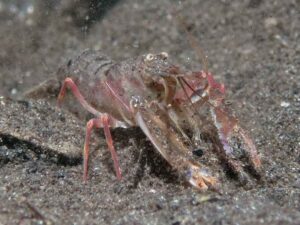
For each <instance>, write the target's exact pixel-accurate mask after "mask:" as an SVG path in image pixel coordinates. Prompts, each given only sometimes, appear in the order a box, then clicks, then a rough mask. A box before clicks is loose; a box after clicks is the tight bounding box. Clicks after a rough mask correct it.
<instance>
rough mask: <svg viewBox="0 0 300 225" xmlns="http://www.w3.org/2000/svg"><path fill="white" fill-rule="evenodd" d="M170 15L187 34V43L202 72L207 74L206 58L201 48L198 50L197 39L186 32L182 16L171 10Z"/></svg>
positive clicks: (186, 26)
mask: <svg viewBox="0 0 300 225" xmlns="http://www.w3.org/2000/svg"><path fill="white" fill-rule="evenodd" d="M172 14H173V15H174V16H175V18H176V19H177V21H178V23H179V25H180V27H181V28H182V29H183V30H184V31H185V33H186V34H187V38H188V42H189V44H190V45H191V47H192V48H193V49H194V50H195V52H196V55H197V58H198V60H200V61H201V62H202V64H203V67H204V72H208V61H207V56H206V55H205V54H204V51H203V50H202V48H200V43H199V41H198V40H197V38H196V37H195V36H194V35H193V34H192V33H191V32H190V31H189V30H188V25H187V23H186V22H185V20H184V19H183V17H182V16H180V14H179V13H178V12H177V11H176V10H175V8H173V10H172Z"/></svg>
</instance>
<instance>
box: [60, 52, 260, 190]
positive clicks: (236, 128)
mask: <svg viewBox="0 0 300 225" xmlns="http://www.w3.org/2000/svg"><path fill="white" fill-rule="evenodd" d="M58 78H59V79H60V80H63V84H62V86H61V90H60V93H59V95H58V105H61V103H62V101H63V98H64V96H65V93H66V90H67V88H69V89H70V90H71V91H72V93H73V94H74V96H75V97H76V99H77V100H78V101H79V102H80V104H81V105H82V106H83V108H84V109H86V110H87V111H89V112H90V113H92V114H93V115H94V116H95V118H93V119H91V120H89V121H88V122H87V126H86V136H85V143H84V151H83V152H84V153H83V158H84V163H83V164H84V166H83V167H84V172H83V179H84V181H86V180H87V177H88V159H89V143H90V136H91V132H92V129H93V128H103V129H104V134H105V138H106V142H107V145H108V149H109V151H110V153H111V156H112V159H113V162H114V169H115V172H116V176H117V178H118V179H119V180H120V179H121V178H122V174H121V168H120V166H119V161H118V157H117V153H116V151H115V148H114V145H113V140H112V136H111V133H110V128H114V127H129V126H139V127H140V128H141V129H142V131H143V132H144V134H145V135H146V136H147V137H148V138H149V140H150V141H151V142H152V144H153V146H154V147H155V148H156V149H157V150H158V151H159V153H160V154H161V155H162V157H163V158H164V159H165V160H167V162H168V163H169V164H170V165H171V166H172V167H173V168H175V169H176V170H177V171H178V173H179V174H181V175H183V176H184V177H185V179H186V180H187V181H188V182H189V183H190V184H191V185H192V186H194V187H196V188H197V189H200V190H206V189H207V188H208V187H211V188H214V187H216V186H217V185H218V183H219V182H218V179H217V178H216V177H215V176H214V175H212V174H210V172H209V170H208V168H205V166H203V165H201V164H200V163H199V162H197V161H195V160H194V158H193V157H192V151H193V150H194V149H195V148H196V146H195V145H194V143H193V142H194V139H193V138H192V137H191V135H189V134H188V132H190V131H192V133H194V134H197V135H199V134H201V132H202V126H201V123H202V121H201V120H202V119H203V117H204V116H203V114H202V113H201V111H202V110H203V109H204V107H206V106H208V108H209V109H210V116H211V117H212V121H213V122H212V123H213V126H214V127H215V129H216V133H217V135H216V136H217V137H215V140H216V141H215V142H216V143H218V144H216V147H217V148H219V150H220V152H221V154H222V156H223V159H224V160H226V162H227V163H228V164H229V165H230V167H231V168H232V169H233V170H235V171H236V172H237V173H238V174H243V173H242V167H243V164H242V162H240V161H239V160H237V159H236V158H235V153H234V151H235V148H234V146H233V145H234V143H235V142H236V140H237V139H238V140H239V143H240V146H241V148H242V149H243V151H244V153H245V155H247V160H248V164H249V165H250V166H251V167H252V168H253V169H254V170H255V171H257V170H259V168H260V166H261V162H260V158H259V156H258V153H257V150H256V148H255V145H254V143H253V141H252V140H251V138H250V137H249V136H248V134H247V133H246V132H245V130H244V129H242V128H241V127H240V125H239V123H238V120H237V119H236V118H235V117H234V116H232V115H231V114H230V113H229V110H227V108H226V106H225V104H224V96H225V87H224V85H223V84H219V83H218V82H216V81H215V79H214V78H213V76H212V74H210V73H209V72H204V71H196V72H194V71H187V70H185V69H182V68H181V67H179V66H177V65H174V64H172V63H171V61H170V60H169V57H168V54H167V53H165V52H162V53H160V54H147V55H142V56H139V57H137V58H135V59H128V60H125V61H122V62H119V63H116V62H114V61H112V60H111V59H109V58H108V57H106V56H105V55H103V54H101V53H100V52H99V51H94V50H85V51H84V52H83V53H82V54H80V55H79V56H78V57H76V58H74V59H72V60H69V62H68V63H67V64H66V65H65V66H63V67H61V68H60V69H59V71H58ZM201 114H202V115H201ZM205 116H206V115H205ZM233 140H234V141H233Z"/></svg>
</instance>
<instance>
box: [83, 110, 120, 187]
mask: <svg viewBox="0 0 300 225" xmlns="http://www.w3.org/2000/svg"><path fill="white" fill-rule="evenodd" d="M109 126H110V116H109V115H108V114H106V113H104V114H102V115H101V116H100V117H99V118H94V119H91V120H89V121H88V122H87V125H86V135H85V142H84V150H83V161H84V163H83V168H84V170H83V180H84V181H87V174H88V158H89V144H90V138H91V132H92V130H93V128H94V127H96V128H103V129H104V134H105V139H106V143H107V145H108V149H109V151H110V153H111V156H112V159H113V161H114V168H115V171H116V175H117V178H118V180H121V179H122V175H121V169H120V166H119V161H118V157H117V153H116V150H115V148H114V145H113V140H112V136H111V133H110V130H109Z"/></svg>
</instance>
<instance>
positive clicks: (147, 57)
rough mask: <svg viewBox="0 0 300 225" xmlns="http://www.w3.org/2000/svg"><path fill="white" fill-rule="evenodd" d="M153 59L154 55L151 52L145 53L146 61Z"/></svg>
mask: <svg viewBox="0 0 300 225" xmlns="http://www.w3.org/2000/svg"><path fill="white" fill-rule="evenodd" d="M153 59H154V55H153V54H148V55H146V59H145V60H146V61H152V60H153Z"/></svg>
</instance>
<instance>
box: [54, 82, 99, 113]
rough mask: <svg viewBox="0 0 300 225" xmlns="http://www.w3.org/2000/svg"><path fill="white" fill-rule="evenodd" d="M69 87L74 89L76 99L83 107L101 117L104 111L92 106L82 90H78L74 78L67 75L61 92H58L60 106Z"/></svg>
mask: <svg viewBox="0 0 300 225" xmlns="http://www.w3.org/2000/svg"><path fill="white" fill-rule="evenodd" d="M67 87H69V88H70V89H71V91H72V93H73V94H74V96H75V97H76V99H77V100H78V101H79V102H80V104H81V105H82V106H83V108H85V109H86V110H87V111H89V112H90V113H92V114H93V115H95V116H97V117H99V116H100V115H101V114H102V113H100V112H99V111H98V110H96V109H95V108H94V107H92V106H91V105H90V104H89V103H88V102H87V101H86V100H85V99H84V97H83V96H82V95H81V93H80V91H79V90H78V87H77V85H76V84H75V82H74V81H73V80H72V78H69V77H67V78H66V79H65V80H64V83H63V85H62V87H61V89H60V92H59V94H58V97H57V105H58V107H60V106H61V104H62V101H63V99H64V97H65V94H66V90H67Z"/></svg>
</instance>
